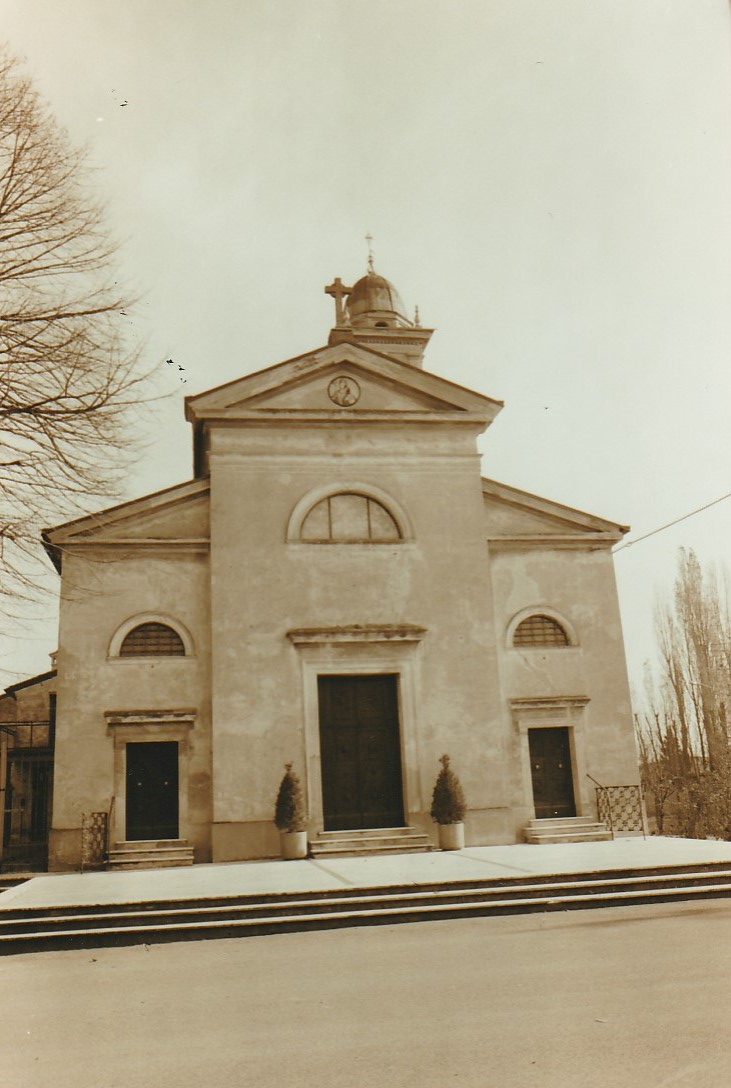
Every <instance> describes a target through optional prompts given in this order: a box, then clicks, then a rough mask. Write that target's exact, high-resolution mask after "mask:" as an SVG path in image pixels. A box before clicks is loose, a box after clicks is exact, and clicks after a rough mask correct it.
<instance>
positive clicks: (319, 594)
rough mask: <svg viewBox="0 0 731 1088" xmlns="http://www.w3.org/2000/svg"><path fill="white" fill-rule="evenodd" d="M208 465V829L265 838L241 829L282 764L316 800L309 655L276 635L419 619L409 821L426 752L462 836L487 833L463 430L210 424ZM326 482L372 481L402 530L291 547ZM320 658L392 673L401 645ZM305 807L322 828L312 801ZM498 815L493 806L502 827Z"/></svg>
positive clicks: (415, 811)
mask: <svg viewBox="0 0 731 1088" xmlns="http://www.w3.org/2000/svg"><path fill="white" fill-rule="evenodd" d="M211 466H212V468H211V539H212V550H211V571H212V608H213V614H214V615H215V617H216V623H215V626H214V631H213V661H214V664H213V677H214V695H213V723H214V726H213V735H214V752H213V766H214V813H215V820H216V823H217V824H218V825H219V826H220V832H219V840H218V841H219V842H220V843H221V844H223V843H224V840H225V843H226V845H225V850H226V851H228V852H234V853H235V851H236V850H241V849H246V848H247V845H246V844H247V843H249V844H250V843H251V842H252V841H253V840H252V839H251V836H252V835H258V836H259V837H261V835H262V834H263V833H264V831H263V828H261V827H260V828H259V830H258V831H257V830H256V829H255V828H254V827H251V826H249V827H248V828H245V827H242V826H241V825H242V824H244V823H252V822H253V823H254V824H260V825H261V824H263V823H265V822H267V821H271V818H272V810H273V803H274V797H275V793H276V787H277V784H278V781H279V778H280V777H281V774H282V766H283V764H284V762H285V761H289V760H293V761H294V763H295V765H296V767H297V768H298V769H299V770H300V773H302V772H303V771H304V772H305V773H304V779H305V786H306V787H307V788H308V789H309V791H310V793H311V794H316V785H317V783H316V782H314V781H313V773H312V768H313V766H315V765H316V764H317V762H318V760H317V753H316V751H313V748H315V749H316V746H317V744H318V738H317V732H316V728H313V729H311V730H310V732H309V735H308V734H307V731H306V729H305V726H304V719H305V717H306V699H307V696H306V689H307V684H306V675H305V674H306V671H307V670H306V668H305V659H306V657H307V654H305V653H303V651H301V650H298V649H296V648H295V647H294V646H293V645H292V643H291V641H290V640H289V639H288V638H287V632H288V631H290V630H292V629H300V628H308V627H328V626H333V627H335V626H338V625H352V624H362V625H368V624H374V625H377V624H398V623H409V624H416V625H420V626H423V627H424V628H426V634H425V636H424V638H423V641H421V643H420V644H419V645H418V647H416V648H413V649H412V650H410V651H409V658H408V659H409V662H410V663H411V666H410V669H409V670H406V671H410V675H411V680H412V681H413V677H414V675H415V674H416V673H418V684H417V686H418V706H416V707H415V708H414V711H413V715H414V716H413V718H412V719H411V720H409V719H408V718H407V716H406V715H404V713H403V712H402V732H403V733H404V737H403V742H404V745H405V746H408V754H409V755H410V756H411V761H410V766H409V771H408V772H407V783H406V790H407V805H408V809H409V811H410V814H411V817H412V821H413V822H416V823H422V822H424V823H426V824H427V825H428V823H429V821H428V817H426V816H425V813H426V811H427V810H428V807H429V803H430V798H431V790H432V787H433V783H434V779H435V777H436V773H437V771H438V769H439V768H438V762H437V761H438V758H439V756H440V755H441V754H442V752H444V751H448V752H449V753H450V755H451V756H452V759H453V763H454V765H455V768H457V769H458V770H459V773H460V775H461V777H462V780H463V784H464V787H465V791H466V793H467V795H468V798H469V802H470V807H471V808H472V809H473V810H475V811H474V813H473V817H472V823H473V826H472V827H471V832H472V834H473V836H479V835H484V833H485V831H486V828H485V826H481V824H480V818H479V812H480V810H487V809H491V808H500V807H502V806H503V805H504V804H505V801H506V797H505V789H504V782H505V768H504V756H503V738H502V735H501V717H500V708H499V704H498V702H497V701H496V699H495V692H496V690H497V686H498V674H497V666H496V649H495V630H494V626H493V624H492V623H491V621H490V616H491V614H492V604H491V598H490V583H489V578H488V576H487V571H486V565H485V544H484V534H483V525H482V516H483V515H482V496H481V490H480V477H479V463H478V459H477V456H476V454H475V435H474V431H473V429H472V428H469V429H467V428H463V429H462V430H460V429H459V428H458V427H452V428H447V427H440V426H420V427H419V426H413V427H404V426H403V424H399V425H396V426H393V425H392V426H385V425H384V426H380V427H375V428H374V427H367V426H364V425H362V424H358V423H356V422H355V421H349V424H348V426H347V427H344V426H336V427H333V426H327V425H325V426H319V427H318V426H316V425H308V426H299V427H292V428H287V429H285V428H283V427H277V428H270V429H269V430H267V431H265V430H263V429H251V430H248V431H247V430H244V429H237V430H233V429H230V430H226V429H222V430H221V431H220V432H214V434H213V441H212V445H211ZM324 484H333V485H336V484H337V485H340V486H342V487H343V488H351V487H355V486H357V485H358V484H365V485H369V484H371V485H373V486H376V487H378V488H379V489H380V490H381V491H383V492H386V493H387V494H389V495H390V496H392V497H393V499H394V500H395V502H396V503H397V504H398V506H399V507H401V508H402V509H403V510H404V511H405V512H406V514H407V515H408V518H409V521H410V523H411V526H412V527H413V539H411V540H407V541H405V542H403V543H400V544H393V545H392V544H306V543H296V542H288V541H287V540H286V531H287V525H288V522H289V519H290V515H291V514H292V511H293V510H294V508H295V506H296V505H297V503H298V502H299V501H300V500H301V499H302V497H303V496H305V495H307V494H308V493H310V492H313V491H315V489H317V488H319V487H321V486H322V485H324ZM323 652H324V651H323ZM330 653H331V655H334V656H335V657H337V659H338V660H337V662H336V663H333V662H334V659H333V657H332V656H331V658H329V659H328V658H327V655H325V656H324V657H322V656H321V658H320V661H321V669H322V671H324V672H327V670H328V667H329V666H328V660H330V661H331V664H332V667H337V669H347V668H349V667H351V668H352V669H353V671H361V670H364V669H366V670H367V669H368V668H369V667H372V671H374V672H378V671H396V672H399V671H401V662H402V661H403V659H404V655H405V654H406V651H405V650H402V651H399V650H397V649H396V648H393V647H392V648H391V649H390V650H389V651H388V652H387V651H386V650H385V649H384V647H382V646H381V647H378V648H374V647H372V646H366V645H361V646H352V645H351V646H349V647H348V649H347V650H342V649H341V650H340V651H338V652H337V653H336V652H335V651H334V650H331V651H330ZM389 655H390V656H389ZM389 661H390V662H391V664H390V665H389ZM348 662H350V665H349V664H348ZM402 683H406V680H405V678H403V677H402ZM403 700H404V692H403V691H402V703H403ZM414 761H415V762H414ZM310 810H311V816H312V819H313V823H314V824H315V826H317V825H318V824H319V827H320V828H321V827H322V822H321V813H320V811H318V804H317V797H316V796H311V797H310ZM488 822H489V821H488ZM503 822H504V814H501V815H500V817H499V819H498V823H499V825H500V826H501V827H502V824H503ZM482 823H483V824H485V821H482ZM234 825H235V826H234ZM469 830H470V829H469V828H468V831H469ZM237 842H238V845H236V843H237ZM221 849H222V850H223V849H224V846H223V845H222V846H221ZM229 856H233V855H229Z"/></svg>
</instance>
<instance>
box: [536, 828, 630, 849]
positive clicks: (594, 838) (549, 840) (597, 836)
mask: <svg viewBox="0 0 731 1088" xmlns="http://www.w3.org/2000/svg"><path fill="white" fill-rule="evenodd" d="M611 838H612V833H611V831H607V830H606V829H604V830H601V831H583V832H578V831H577V832H575V833H574V834H569V833H568V832H566V833H563V834H562V833H561V832H556V833H555V834H548V833H545V834H533V835H532V834H530V833H529V832H527V833H526V835H525V841H526V842H527V843H530V844H531V845H532V846H549V845H552V846H555V845H559V844H560V843H562V842H564V843H568V842H609V841H611Z"/></svg>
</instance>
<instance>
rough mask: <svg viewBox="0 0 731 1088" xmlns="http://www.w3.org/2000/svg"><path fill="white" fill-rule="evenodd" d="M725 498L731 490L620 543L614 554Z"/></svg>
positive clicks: (730, 493) (728, 497)
mask: <svg viewBox="0 0 731 1088" xmlns="http://www.w3.org/2000/svg"><path fill="white" fill-rule="evenodd" d="M724 499H731V491H727V492H726V494H725V495H721V496H720V498H718V499H713V500H712V502H707V503H704V505H703V506H698V507H696V509H695V510H690V511H689V512H688V513H687V514H683V515H682V517H679V518H675V519H674V520H673V521H668V522H667V524H665V525H660V526H658V528H657V529H652V530H651V531H650V532H649V533H643V535H642V536H638V537H636V538H635V539H634V540H627V541H626V542H625V543H624V544H619V545H618V546H617V547H616V548H613V549H612V554H614V555H616V553H617V552H621V551H623V550H624V549H625V548H631V547H632V545H633V544H639V543H640V541H642V540H647V539H649V537H651V536H656V535H657V534H658V533H662V532H663V531H664V530H665V529H671V528H672V527H673V525H680V523H681V521H687V520H688V518H692V517H694V515H695V514H702V513H703V511H704V510H709V509H710V508H711V507H712V506H717V505H718V503H719V502H723V501H724Z"/></svg>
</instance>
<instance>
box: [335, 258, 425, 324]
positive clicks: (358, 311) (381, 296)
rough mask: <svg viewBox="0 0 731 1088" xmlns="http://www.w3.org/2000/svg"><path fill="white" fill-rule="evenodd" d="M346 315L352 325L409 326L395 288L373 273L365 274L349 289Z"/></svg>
mask: <svg viewBox="0 0 731 1088" xmlns="http://www.w3.org/2000/svg"><path fill="white" fill-rule="evenodd" d="M347 313H348V317H349V319H350V322H351V324H352V325H375V326H376V327H379V326H381V325H383V324H385V325H403V324H404V323H406V324H410V322H409V320H408V318H407V317H406V314H405V313H404V304H403V302H402V301H401V297H400V295H399V293H398V291H397V290H396V288H395V287H394V286H393V284H392V283H389V282H388V280H387V279H385V278H384V277H383V276H379V275H378V273H377V272H373V271H369V272H367V273H366V275H365V276H363V277H362V278H361V279H359V280H358V282H357V283H356V284H355V285H354V286H353V288H352V289H351V291H350V295H349V297H348V302H347Z"/></svg>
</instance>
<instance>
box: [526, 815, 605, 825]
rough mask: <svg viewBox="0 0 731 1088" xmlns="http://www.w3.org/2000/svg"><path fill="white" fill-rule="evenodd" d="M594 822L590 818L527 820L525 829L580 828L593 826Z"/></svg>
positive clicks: (572, 817) (558, 817)
mask: <svg viewBox="0 0 731 1088" xmlns="http://www.w3.org/2000/svg"><path fill="white" fill-rule="evenodd" d="M594 824H596V820H595V819H594V818H593V817H592V816H552V817H551V818H550V819H546V820H543V819H541V820H529V821H528V823H527V825H526V826H527V827H569V826H570V827H581V826H582V825H594Z"/></svg>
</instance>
